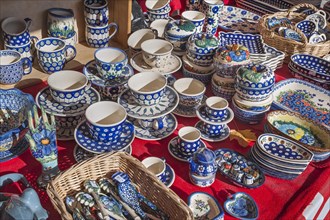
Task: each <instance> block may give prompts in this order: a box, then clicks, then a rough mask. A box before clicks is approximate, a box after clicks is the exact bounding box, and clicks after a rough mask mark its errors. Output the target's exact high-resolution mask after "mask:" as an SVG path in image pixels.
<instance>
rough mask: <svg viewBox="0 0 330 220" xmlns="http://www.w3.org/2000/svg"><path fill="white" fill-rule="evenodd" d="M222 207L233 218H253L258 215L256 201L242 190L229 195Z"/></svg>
mask: <svg viewBox="0 0 330 220" xmlns="http://www.w3.org/2000/svg"><path fill="white" fill-rule="evenodd" d="M223 207H224V208H225V210H226V212H227V213H229V214H230V215H231V216H233V217H235V218H239V219H244V220H254V219H257V218H258V216H259V211H258V205H257V203H256V202H255V201H254V199H253V198H252V197H251V196H250V195H248V194H246V193H244V192H238V193H235V194H234V195H230V196H229V197H228V198H227V200H226V201H225V203H224V204H223Z"/></svg>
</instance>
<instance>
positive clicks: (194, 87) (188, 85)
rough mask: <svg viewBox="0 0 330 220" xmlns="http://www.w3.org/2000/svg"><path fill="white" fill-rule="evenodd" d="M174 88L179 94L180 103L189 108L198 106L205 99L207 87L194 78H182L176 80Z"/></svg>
mask: <svg viewBox="0 0 330 220" xmlns="http://www.w3.org/2000/svg"><path fill="white" fill-rule="evenodd" d="M173 88H174V89H175V91H176V92H177V93H178V94H179V99H180V102H179V105H181V106H184V107H189V108H194V107H197V106H198V105H199V104H200V103H201V102H202V100H203V97H204V93H205V91H206V88H205V86H204V84H203V83H202V82H201V81H199V80H197V79H193V78H181V79H178V80H176V81H175V82H174V84H173Z"/></svg>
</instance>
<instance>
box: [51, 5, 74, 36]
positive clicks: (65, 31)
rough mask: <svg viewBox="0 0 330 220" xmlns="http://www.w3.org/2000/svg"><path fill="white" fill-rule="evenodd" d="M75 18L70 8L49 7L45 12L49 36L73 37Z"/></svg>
mask: <svg viewBox="0 0 330 220" xmlns="http://www.w3.org/2000/svg"><path fill="white" fill-rule="evenodd" d="M74 26H75V18H74V13H73V10H72V9H67V8H50V9H48V14H47V29H48V30H47V31H48V36H49V37H58V38H61V39H68V38H71V37H73V36H74V35H75V34H76V32H75V30H74Z"/></svg>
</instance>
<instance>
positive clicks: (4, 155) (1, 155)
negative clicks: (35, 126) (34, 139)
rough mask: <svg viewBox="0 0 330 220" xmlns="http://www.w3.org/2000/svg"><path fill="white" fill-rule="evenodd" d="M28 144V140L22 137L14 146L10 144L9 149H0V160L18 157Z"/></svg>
mask: <svg viewBox="0 0 330 220" xmlns="http://www.w3.org/2000/svg"><path fill="white" fill-rule="evenodd" d="M29 146H30V145H29V142H28V141H27V140H26V138H24V137H23V139H22V140H20V141H19V142H18V143H17V144H16V145H15V146H12V147H11V148H10V150H7V151H0V162H5V161H8V160H11V159H13V158H16V157H18V156H19V155H21V154H22V153H23V152H25V151H26V149H28V148H29Z"/></svg>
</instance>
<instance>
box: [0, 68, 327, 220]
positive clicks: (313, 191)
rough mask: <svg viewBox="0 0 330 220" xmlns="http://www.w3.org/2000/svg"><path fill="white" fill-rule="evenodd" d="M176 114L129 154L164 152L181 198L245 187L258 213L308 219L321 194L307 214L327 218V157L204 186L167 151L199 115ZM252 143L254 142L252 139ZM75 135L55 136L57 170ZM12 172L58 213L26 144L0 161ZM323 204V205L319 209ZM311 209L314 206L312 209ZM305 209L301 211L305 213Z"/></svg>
mask: <svg viewBox="0 0 330 220" xmlns="http://www.w3.org/2000/svg"><path fill="white" fill-rule="evenodd" d="M175 76H176V77H177V78H179V77H182V74H181V73H176V74H175ZM290 77H291V75H290V74H289V72H288V69H287V67H286V66H285V67H283V68H281V69H279V70H277V71H276V81H280V80H283V79H285V78H290ZM45 86H46V83H40V84H38V85H35V86H33V87H29V88H26V89H24V90H23V91H24V92H27V93H30V94H32V95H33V96H35V95H36V94H37V93H38V91H40V90H41V89H42V88H44V87H45ZM207 88H208V91H207V93H206V95H207V96H212V93H211V91H210V85H208V87H207ZM176 117H177V119H178V127H177V129H176V131H175V132H174V133H173V134H172V135H170V136H169V137H167V138H165V139H163V140H161V141H143V140H140V139H137V138H136V139H135V140H134V142H133V144H132V148H133V152H132V155H133V156H134V157H136V158H138V159H139V160H143V159H144V158H146V157H149V156H157V157H164V158H165V159H166V162H167V163H168V164H169V165H170V166H172V167H173V168H174V170H175V174H176V178H175V181H174V184H173V185H172V186H171V189H172V190H173V191H174V192H175V193H177V194H178V195H179V196H180V197H181V198H182V199H183V200H184V201H187V198H188V196H189V195H190V194H191V193H193V192H196V191H204V192H207V193H210V194H211V195H213V196H214V197H215V198H216V199H217V200H218V201H219V203H220V204H221V205H223V203H224V201H225V200H226V197H227V194H228V193H232V194H233V193H236V192H240V191H241V192H246V193H248V194H249V195H251V196H252V197H253V198H254V199H255V201H256V202H257V204H258V207H259V219H306V218H305V217H304V216H303V212H304V210H305V208H306V207H307V206H308V204H310V202H311V201H312V200H313V199H314V197H315V196H316V195H317V194H320V195H317V196H316V197H319V198H323V200H319V201H318V202H317V201H314V202H313V203H314V204H316V206H313V207H312V208H315V210H314V212H315V215H313V214H309V215H310V217H311V218H310V217H308V218H307V219H313V218H315V219H316V217H318V219H330V214H329V212H328V210H329V208H330V204H329V196H330V179H329V176H330V160H329V159H328V160H327V161H324V162H321V163H311V164H310V165H309V166H308V167H307V169H306V170H305V171H304V172H303V174H301V175H300V176H299V177H298V178H296V179H295V180H291V181H289V180H282V179H276V178H273V177H270V176H266V181H265V183H264V185H262V186H261V187H259V188H257V189H245V188H241V187H238V186H235V185H234V184H232V183H231V182H229V181H228V180H227V179H226V178H224V177H223V176H221V175H220V173H218V174H217V179H216V181H215V183H214V184H213V185H212V186H210V187H207V188H200V187H197V186H195V185H193V184H192V183H191V182H190V180H189V176H188V173H189V164H188V163H185V162H181V161H178V160H176V159H175V158H173V157H172V156H171V155H170V153H169V152H168V150H167V148H168V142H169V141H170V140H171V139H172V138H173V137H175V136H176V135H177V133H178V130H179V129H180V128H181V127H183V126H193V125H195V123H196V122H197V121H198V119H197V118H183V117H179V116H176ZM229 127H230V129H235V130H241V129H251V130H252V131H253V132H255V133H256V135H260V134H262V133H263V123H261V124H260V125H253V126H248V125H245V124H242V123H240V122H238V121H237V120H233V121H232V122H231V123H230V124H229ZM205 143H206V145H207V147H208V148H210V149H212V150H216V149H219V148H231V149H233V150H236V151H238V152H240V153H242V154H244V155H247V152H248V150H249V148H250V147H251V146H250V147H247V148H243V147H240V146H239V145H238V143H237V141H236V140H233V141H230V140H229V138H228V139H226V140H225V141H222V142H217V143H209V142H206V141H205ZM251 145H253V144H251ZM74 146H75V141H58V149H59V153H58V154H59V167H60V169H61V170H65V169H68V168H69V167H71V166H72V165H73V164H75V163H76V162H75V160H74V157H73V149H74ZM11 172H19V173H22V174H24V175H25V177H26V178H27V179H28V180H29V182H30V183H31V185H32V186H33V187H34V189H36V190H37V192H38V194H39V197H40V200H41V203H42V205H43V206H44V208H46V209H47V210H48V211H49V216H50V218H49V219H60V216H59V214H58V213H57V212H56V211H55V209H54V208H53V206H52V204H51V202H50V200H49V198H48V195H47V194H46V191H43V190H40V189H38V188H37V185H36V180H37V177H38V176H39V175H40V173H41V165H40V164H39V163H38V162H37V161H36V160H35V159H34V158H33V157H32V155H31V153H30V150H29V149H28V150H27V151H25V152H24V153H23V154H22V155H20V156H19V157H17V158H15V159H12V160H10V161H7V162H3V163H0V175H4V174H7V173H11ZM17 190H18V186H17V185H9V186H7V187H5V188H3V189H2V190H1V191H7V192H8V191H9V192H17ZM322 209H323V210H322ZM311 213H313V212H311ZM306 215H307V214H305V216H306ZM225 219H233V217H231V216H229V215H228V214H225Z"/></svg>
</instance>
